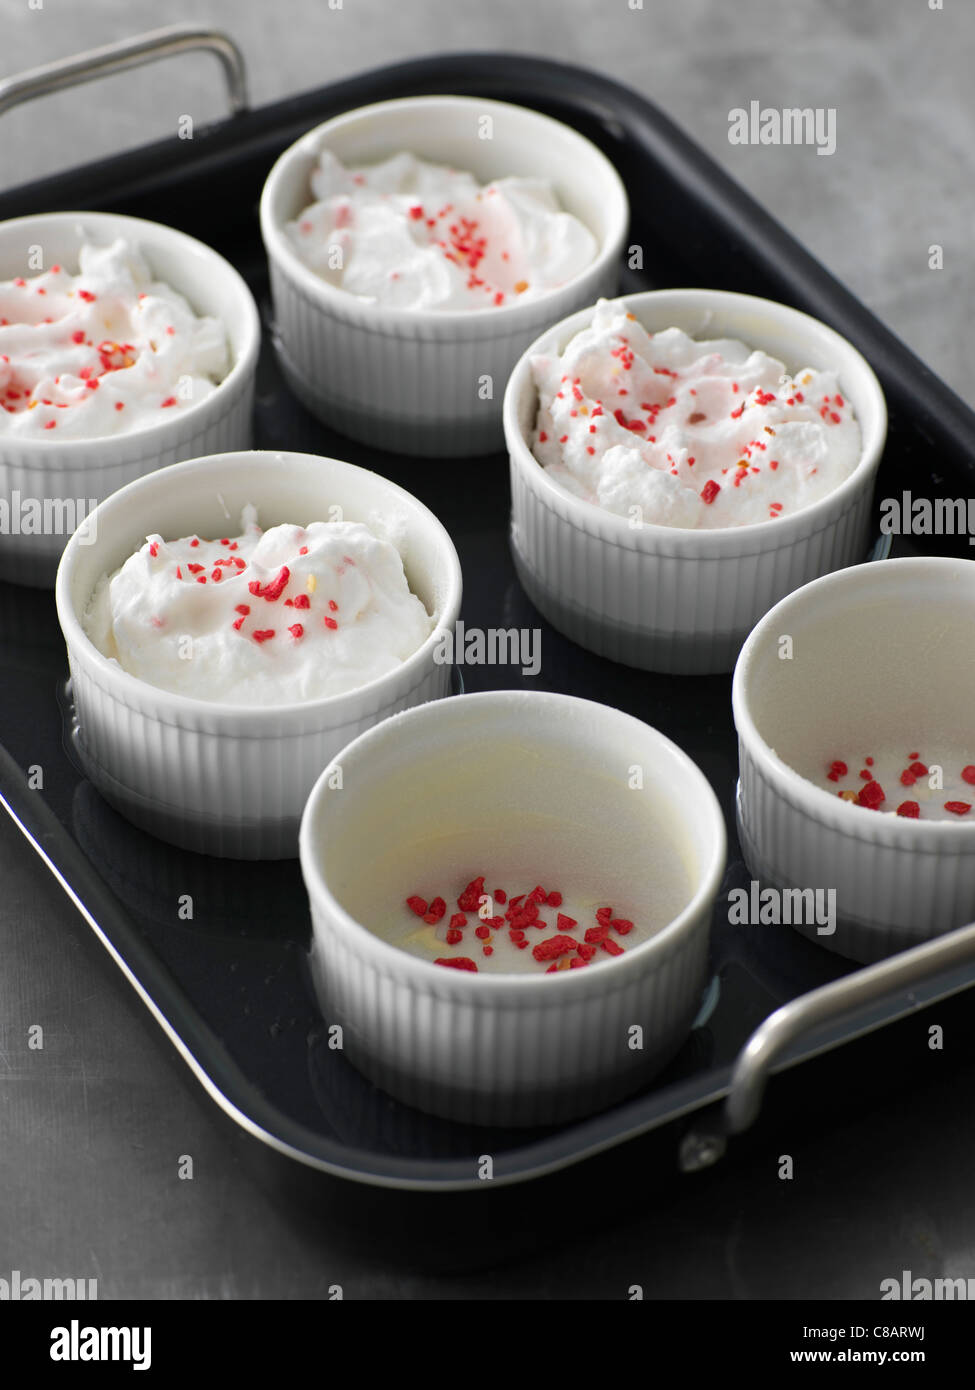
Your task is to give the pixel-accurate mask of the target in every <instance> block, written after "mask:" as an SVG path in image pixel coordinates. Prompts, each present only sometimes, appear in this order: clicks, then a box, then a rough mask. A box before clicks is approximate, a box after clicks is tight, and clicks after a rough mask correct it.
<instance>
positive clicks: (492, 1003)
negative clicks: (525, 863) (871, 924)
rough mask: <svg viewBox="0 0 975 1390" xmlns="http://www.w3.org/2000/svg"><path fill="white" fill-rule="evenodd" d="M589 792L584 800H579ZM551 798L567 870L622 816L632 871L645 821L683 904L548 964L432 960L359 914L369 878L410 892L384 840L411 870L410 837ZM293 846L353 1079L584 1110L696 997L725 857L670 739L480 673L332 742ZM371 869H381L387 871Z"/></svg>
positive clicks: (448, 1105) (596, 708)
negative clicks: (583, 962)
mask: <svg viewBox="0 0 975 1390" xmlns="http://www.w3.org/2000/svg"><path fill="white" fill-rule="evenodd" d="M636 766H639V767H640V768H641V770H642V775H643V784H642V786H641V787H639V788H637V786H636V781H637V779H636V778H635V775H634V769H635V767H636ZM339 768H340V769H341V779H340V780H341V789H338V787H337V782H338V780H339V779H338V778H337V777H336V771H337V769H339ZM607 779H609V780H607ZM614 783H615V785H614ZM590 796H592V797H593V798H594V799H595V800H597V801H598V803H599V805H600V807H601V811H602V812H603V813H601V814H598V815H597V814H592V813H587V809H588V808H589V806H590ZM607 811H608V814H607V813H606V812H607ZM551 817H554V818H556V821H557V822H558V825H557V826H556V828H555V830H553V832H552V833H553V835H555V834H558V835H560V836H561V835H562V834H564V835H565V837H566V843H570V842H571V844H572V845H573V847H574V848H573V849H570V850H567V851H566V852H567V854H568V855H569V856H570V857H571V858H572V862H573V864H574V865H575V866H576V871H580V870H579V860H580V857H582V858H585V856H591V860H589V861H587V862H586V863H584V864H583V866H582V869H581V872H583V873H585V874H586V875H588V874H589V872H590V869H589V863H591V864H592V865H594V866H598V864H599V862H600V854H601V847H606V846H609V845H610V844H612V845H613V848H612V849H611V850H609V851H608V852H609V853H610V854H611V855H615V854H616V853H617V851H618V843H617V842H614V841H613V839H612V837H614V836H619V834H621V833H624V834H628V835H630V836H632V837H633V841H634V854H633V864H632V873H633V875H634V879H635V882H636V883H637V884H643V879H641V877H640V876H641V874H642V875H646V873H647V868H646V853H645V851H641V846H648V845H649V836H650V835H653V836H655V837H656V844H657V849H658V850H659V848H660V843H661V842H664V843H665V844H666V847H667V852H668V853H669V854H670V855H671V856H672V857H673V859H674V862H679V863H680V864H682V866H683V869H684V871H685V872H686V884H687V898H686V906H684V908H683V910H681V911H679V912H678V913H677V915H676V916H675V917H674V918H673V920H672V921H670V922H669V924H668V925H665V926H663V927H662V929H661V930H660V931H659V932H658V933H657V934H656V935H655V936H652V937H651V938H649V939H648V940H646V941H644V942H643V943H642V944H641V945H638V946H635V947H633V948H632V949H630V950H628V951H627V952H626V954H624V955H621V956H618V957H616V958H615V959H613V960H610V961H608V962H606V963H602V964H599V965H595V966H591V967H589V968H587V969H582V970H571V971H565V972H564V974H560V975H557V976H553V977H549V976H548V975H547V974H545V973H540V974H534V973H527V974H496V975H495V974H486V973H478V974H473V973H469V972H467V971H461V970H447V969H444V968H443V967H442V966H438V965H435V964H434V963H432V962H431V961H428V960H425V959H422V958H420V957H418V956H414V955H411V954H409V953H408V952H406V951H404V950H402V949H400V948H399V947H398V946H394V945H392V944H391V943H390V942H388V941H386V940H383V939H382V938H381V937H380V936H378V935H376V934H374V932H373V931H372V930H370V926H369V922H364V921H363V920H361V919H362V917H363V916H366V915H368V916H369V917H370V919H371V920H372V921H374V922H375V923H377V924H378V923H381V922H382V921H383V920H384V914H386V913H388V911H389V903H388V901H387V897H388V896H389V894H388V893H387V891H386V889H389V893H393V892H397V894H398V893H399V892H402V894H403V895H404V896H405V895H406V893H407V892H409V891H416V888H415V887H412V888H407V887H406V885H402V884H399V882H398V870H397V867H396V866H397V865H398V864H399V863H400V862H401V858H402V860H403V861H404V862H405V863H406V864H408V866H409V875H410V878H411V880H412V881H413V883H414V884H415V883H419V882H421V881H422V876H423V869H424V845H429V844H435V845H439V844H441V843H442V841H443V837H444V836H448V837H453V839H452V840H451V841H450V843H451V845H453V844H455V843H457V844H463V843H465V841H464V837H465V836H468V835H473V836H474V837H475V838H476V839H477V840H478V841H483V844H484V848H485V852H486V854H488V855H490V853H491V848H490V847H491V843H492V835H493V836H494V838H495V842H496V841H497V836H498V835H500V834H504V835H507V836H508V837H509V839H508V843H509V844H510V843H511V842H512V838H511V837H514V840H515V841H516V842H517V843H519V844H520V843H524V844H528V845H531V844H532V843H533V842H534V841H537V840H538V838H539V836H540V834H544V833H545V830H544V826H545V824H546V822H549V821H550V818H551ZM641 817H645V821H644V822H642V823H641ZM513 822H514V825H513ZM522 822H523V829H522V824H521V823H522ZM563 824H564V830H562V831H560V830H559V829H558V826H559V825H563ZM644 825H645V826H646V827H647V829H646V831H644ZM621 826H623V827H625V829H623V830H622V831H621ZM492 827H494V830H492ZM498 827H501V829H500V830H499V829H498ZM549 828H550V829H551V825H550V824H549ZM580 834H582V835H583V836H584V843H585V845H586V848H585V851H584V854H583V855H582V856H580V855H579V853H578V848H577V847H578V845H579V837H580ZM590 836H591V845H590V843H589V840H588V838H585V837H590ZM549 843H550V844H551V843H552V841H549ZM452 852H453V851H452V850H451V853H452ZM300 857H301V867H302V872H303V874H304V878H305V884H306V887H307V889H308V894H309V898H310V901H311V912H312V923H313V928H314V946H313V956H312V962H313V976H314V978H315V982H316V987H317V990H318V994H319V999H320V1002H321V1004H322V1009H323V1013H324V1014H325V1017H326V1020H327V1021H328V1022H329V1023H333V1022H336V1023H339V1024H340V1025H341V1026H342V1029H343V1046H344V1050H345V1053H346V1055H347V1057H348V1058H349V1060H350V1061H352V1062H353V1063H354V1064H355V1065H356V1066H357V1067H358V1068H359V1069H360V1070H361V1071H363V1072H364V1073H365V1074H366V1076H368V1077H369V1078H370V1080H372V1081H374V1082H375V1083H376V1084H377V1085H379V1086H381V1087H383V1089H385V1090H386V1091H388V1092H389V1093H390V1094H392V1095H394V1096H396V1097H397V1098H398V1099H400V1100H404V1101H406V1102H407V1103H408V1104H411V1105H415V1106H418V1107H419V1108H420V1109H423V1110H428V1111H431V1112H433V1113H435V1114H439V1115H443V1116H446V1117H448V1118H452V1119H456V1120H460V1121H465V1122H471V1123H476V1124H518V1125H522V1124H542V1123H550V1122H551V1123H555V1122H558V1121H561V1120H564V1119H567V1118H569V1117H571V1116H572V1115H578V1114H582V1113H584V1112H586V1111H591V1110H596V1109H599V1108H600V1107H602V1106H604V1105H609V1104H611V1103H612V1102H613V1101H615V1100H616V1099H618V1098H619V1097H620V1096H621V1095H623V1094H625V1093H627V1092H628V1091H632V1090H634V1089H635V1088H637V1087H639V1086H640V1085H641V1084H644V1083H645V1082H647V1081H648V1080H649V1079H650V1078H651V1077H652V1076H653V1075H654V1073H655V1072H657V1071H659V1070H660V1068H661V1067H662V1066H663V1065H664V1064H665V1062H666V1061H667V1060H668V1059H669V1058H670V1057H671V1056H672V1054H673V1053H674V1052H675V1051H676V1050H677V1048H678V1047H679V1046H680V1044H681V1042H682V1041H683V1039H684V1037H685V1036H686V1034H687V1031H688V1029H689V1027H690V1025H691V1023H692V1021H693V1019H694V1016H695V1014H696V1012H697V1010H698V1007H699V1005H700V1002H701V993H702V989H703V986H704V981H705V972H706V964H707V954H708V936H709V928H710V922H711V912H712V906H713V902H714V898H715V895H716V893H717V890H718V887H719V884H720V881H721V876H722V873H723V871H724V863H725V829H724V821H723V819H722V815H721V811H720V808H719V806H718V802H717V799H716V797H715V795H714V792H713V791H712V790H711V787H710V785H709V783H708V782H707V780H706V778H705V777H704V776H703V774H702V773H701V772H700V771H699V770H698V768H697V767H696V766H695V765H694V763H692V762H691V760H690V759H689V758H688V757H687V755H686V754H685V753H683V752H682V751H681V750H680V749H679V748H678V747H677V746H676V745H675V744H673V743H671V742H670V740H669V739H666V738H664V737H663V735H661V734H659V733H657V732H656V731H655V730H654V729H651V728H649V727H648V726H647V725H646V724H643V723H642V722H641V721H640V720H638V719H634V718H633V717H632V716H630V715H627V714H623V713H621V712H620V711H618V710H615V709H611V708H609V707H608V706H605V705H599V704H595V703H593V702H591V701H588V700H579V699H575V698H573V697H571V696H567V695H557V694H549V693H536V692H528V691H512V690H505V691H489V692H481V693H478V694H474V695H465V696H463V697H458V698H453V699H449V700H443V701H440V702H439V703H438V704H437V706H436V709H435V710H434V709H432V708H424V709H415V710H410V711H408V712H407V713H406V714H403V715H399V716H397V717H396V718H394V719H390V720H387V721H386V722H385V723H383V724H381V725H379V726H378V727H377V728H374V729H372V730H370V731H369V732H368V733H367V734H364V735H363V736H362V737H361V738H359V739H357V740H356V741H355V742H354V743H351V744H350V745H349V746H348V747H347V748H345V749H343V750H342V751H341V752H340V753H339V754H338V755H337V756H336V759H335V762H334V764H333V765H332V767H331V768H329V769H327V770H326V772H325V773H323V775H322V777H321V778H320V779H319V781H318V782H317V784H316V786H315V789H314V791H313V792H312V794H311V796H310V797H309V800H308V805H307V807H306V809H305V814H304V816H303V818H302V823H301V833H300ZM390 865H391V866H392V867H391V868H389V869H388V871H386V866H390ZM377 870H383V871H385V872H386V876H387V877H389V874H390V873H392V874H393V876H394V877H395V878H396V879H397V882H396V885H395V888H394V886H393V885H392V884H385V885H384V884H383V881H382V873H381V872H377ZM539 871H540V872H541V866H539ZM591 872H592V874H593V876H595V875H596V874H597V873H598V867H597V868H593V869H592V870H591ZM360 874H362V875H368V876H369V879H368V888H367V891H368V892H369V893H373V892H375V893H376V894H377V900H376V903H375V907H374V908H373V907H372V906H370V907H369V908H368V913H367V912H366V911H365V910H362V909H360V911H359V920H357V919H356V917H355V916H354V915H353V914H352V913H351V912H350V910H349V909H348V908H347V907H346V906H345V902H346V901H347V900H348V894H349V884H355V883H356V879H357V876H358V875H360ZM553 876H557V874H556V873H555V872H554V871H553ZM646 891H652V885H650V887H649V888H647V889H646ZM635 1027H638V1028H639V1029H642V1040H641V1041H642V1046H638V1045H635V1040H636V1037H637V1034H636V1033H634V1031H633V1030H634V1028H635Z"/></svg>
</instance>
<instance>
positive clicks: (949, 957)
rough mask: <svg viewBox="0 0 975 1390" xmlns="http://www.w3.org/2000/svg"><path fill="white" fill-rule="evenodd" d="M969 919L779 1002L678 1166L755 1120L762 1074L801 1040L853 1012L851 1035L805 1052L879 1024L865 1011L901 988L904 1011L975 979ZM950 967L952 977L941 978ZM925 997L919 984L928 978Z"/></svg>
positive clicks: (693, 1163)
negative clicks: (712, 1118) (855, 1021)
mask: <svg viewBox="0 0 975 1390" xmlns="http://www.w3.org/2000/svg"><path fill="white" fill-rule="evenodd" d="M973 965H975V923H972V924H970V925H969V926H967V927H959V928H958V929H957V930H955V931H951V932H947V933H946V934H945V935H943V936H937V937H934V938H932V940H930V941H925V942H922V944H921V945H920V946H912V947H911V948H910V949H909V950H907V951H901V952H899V953H898V954H897V955H895V956H889V957H888V958H887V959H886V960H881V961H877V962H876V963H875V964H874V965H868V966H864V967H863V969H861V970H855V971H854V972H853V973H852V974H850V975H844V976H843V978H842V979H840V980H834V981H833V982H832V983H831V984H828V985H821V986H820V988H819V989H814V990H810V991H809V993H808V994H801V995H800V996H799V997H798V998H797V999H793V1000H791V1001H790V1002H789V1003H788V1004H783V1005H782V1007H781V1008H779V1009H776V1010H775V1012H774V1013H771V1014H769V1016H768V1018H767V1019H765V1021H764V1023H761V1024H759V1026H758V1027H757V1028H756V1029H755V1031H754V1033H752V1035H751V1037H750V1038H749V1039H748V1041H747V1043H746V1044H745V1046H744V1047H743V1048H742V1050H741V1051H740V1052H739V1054H738V1057H737V1059H736V1061H735V1065H734V1069H733V1071H732V1073H731V1080H730V1082H729V1088H728V1094H727V1097H726V1098H725V1103H724V1108H723V1111H722V1112H721V1114H720V1116H718V1117H716V1123H713V1125H712V1127H711V1128H707V1127H706V1126H704V1125H702V1126H700V1127H699V1128H696V1129H694V1130H692V1131H690V1132H689V1133H688V1134H686V1135H685V1136H684V1139H683V1141H682V1143H681V1154H680V1166H681V1168H682V1169H683V1170H684V1171H685V1172H691V1171H694V1170H696V1169H699V1168H706V1167H709V1166H710V1165H711V1164H712V1163H715V1162H716V1161H717V1160H718V1159H719V1158H720V1157H721V1155H722V1154H723V1153H724V1150H725V1148H726V1140H727V1137H728V1136H730V1135H733V1134H741V1133H742V1132H743V1131H744V1130H746V1129H748V1127H749V1126H750V1125H751V1124H753V1123H754V1121H755V1119H756V1118H757V1117H758V1113H759V1110H760V1108H761V1104H762V1096H763V1095H764V1093H765V1087H766V1085H767V1083H768V1079H769V1076H770V1075H771V1074H772V1073H773V1072H776V1071H782V1070H784V1069H785V1068H786V1067H788V1066H790V1065H795V1063H796V1062H798V1061H799V1060H801V1059H800V1058H798V1057H797V1058H794V1059H792V1060H791V1061H790V1059H789V1057H788V1053H789V1050H790V1048H793V1047H794V1046H795V1044H796V1043H798V1042H799V1041H800V1040H801V1039H803V1038H806V1039H808V1038H809V1037H810V1036H812V1035H814V1034H815V1033H816V1032H818V1031H820V1030H824V1029H826V1028H828V1027H830V1026H835V1025H837V1024H839V1023H841V1022H843V1021H844V1020H845V1019H849V1018H850V1017H851V1016H852V1015H858V1016H859V1017H860V1018H861V1020H862V1023H861V1026H860V1027H859V1028H857V1029H856V1030H855V1031H854V1032H853V1033H852V1034H850V1033H844V1034H843V1035H842V1036H837V1037H833V1038H827V1039H824V1040H823V1042H822V1045H821V1046H819V1047H818V1048H816V1047H814V1048H813V1049H812V1050H811V1051H809V1052H806V1053H805V1054H804V1056H810V1055H815V1054H816V1053H822V1052H828V1051H830V1050H831V1049H832V1048H834V1047H838V1046H840V1044H841V1043H843V1042H845V1041H847V1040H848V1039H849V1038H850V1037H851V1036H853V1037H856V1036H860V1035H862V1034H863V1033H867V1032H870V1031H872V1029H873V1028H876V1027H879V1026H880V1024H881V1023H882V1022H884V1021H885V1020H884V1019H881V1018H879V1017H878V1019H877V1020H876V1021H875V1022H872V1021H870V1020H869V1012H868V1011H869V1010H870V1008H871V1007H872V1006H877V1005H880V1004H882V1003H886V1002H887V1001H889V999H890V998H891V996H892V995H895V994H896V993H897V992H898V991H900V990H904V991H905V995H904V1000H903V1006H902V1009H901V1016H902V1017H903V1016H904V1015H906V1014H907V1013H909V1012H911V1010H913V1009H917V1008H920V1007H922V1005H923V1004H925V1003H929V1002H934V1001H935V1000H938V999H946V998H948V997H949V996H950V995H952V994H957V993H959V992H960V991H961V990H964V989H967V988H969V987H971V985H972V984H973V983H975V976H973V970H972V967H973ZM952 972H956V978H954V979H947V978H946V977H949V976H950V975H951V973H952ZM936 980H937V982H938V986H937V988H935V989H933V990H931V991H930V995H929V997H928V998H922V997H919V996H923V995H924V994H925V988H924V987H925V985H926V984H932V985H933V984H934V982H935V981H936Z"/></svg>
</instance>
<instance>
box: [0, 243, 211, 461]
mask: <svg viewBox="0 0 975 1390" xmlns="http://www.w3.org/2000/svg"><path fill="white" fill-rule="evenodd" d="M78 263H79V271H78V274H77V275H72V274H71V273H70V272H69V271H68V270H67V269H66V268H65V267H64V266H62V265H59V264H57V263H55V264H54V265H52V266H51V268H50V270H46V271H41V272H40V273H39V274H37V275H32V276H30V277H29V278H25V277H24V276H22V275H18V276H16V277H15V278H14V279H13V280H6V281H3V282H0V405H2V406H3V409H2V410H0V435H2V434H12V435H15V436H17V437H19V438H23V437H27V438H37V437H39V436H40V434H41V432H42V431H50V430H60V431H61V432H62V436H67V437H68V438H70V439H102V438H104V437H106V436H107V435H113V434H123V433H126V432H128V431H131V430H138V429H144V428H145V427H146V426H147V425H150V424H152V423H153V422H154V421H157V420H158V419H159V418H160V416H159V412H160V411H163V410H181V409H184V408H185V407H186V406H187V405H189V404H192V403H193V402H194V401H197V400H203V399H205V398H206V397H207V396H209V395H210V394H211V393H212V392H213V391H214V389H215V388H216V386H217V385H219V383H220V382H221V381H222V380H223V378H224V376H226V374H227V368H228V366H229V354H228V348H227V338H226V332H225V330H224V327H223V325H222V324H221V323H220V322H219V320H217V319H215V318H208V317H202V318H201V317H198V316H197V315H196V314H195V313H194V312H193V310H192V309H191V308H190V306H189V304H188V303H187V302H186V300H185V299H184V297H183V296H182V295H181V294H177V293H176V292H175V291H174V290H173V289H172V288H171V287H170V286H169V285H167V284H165V283H163V282H162V281H158V280H153V278H152V275H151V273H150V271H149V267H148V266H147V264H146V262H145V259H144V258H143V256H142V254H141V252H140V251H139V249H138V247H137V246H136V245H135V244H133V243H132V242H129V241H126V240H125V239H124V238H123V237H118V238H117V239H116V240H115V241H113V242H111V243H110V244H108V245H106V246H98V245H95V244H93V243H92V242H83V243H82V245H81V246H80V247H79V248H78Z"/></svg>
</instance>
